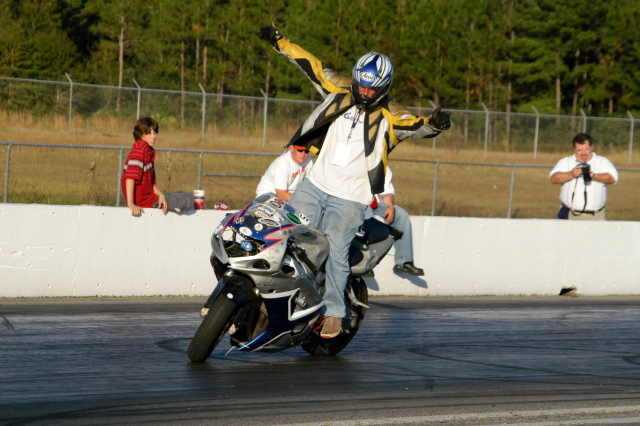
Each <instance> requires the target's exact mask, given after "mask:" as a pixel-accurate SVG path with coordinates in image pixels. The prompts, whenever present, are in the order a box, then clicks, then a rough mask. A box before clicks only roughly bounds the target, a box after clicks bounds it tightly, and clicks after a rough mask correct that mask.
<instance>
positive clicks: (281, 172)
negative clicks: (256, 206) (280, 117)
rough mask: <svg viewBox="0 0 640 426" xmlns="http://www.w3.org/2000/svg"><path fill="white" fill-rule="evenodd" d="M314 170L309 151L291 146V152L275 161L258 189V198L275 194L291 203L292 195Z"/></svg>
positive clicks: (302, 147)
mask: <svg viewBox="0 0 640 426" xmlns="http://www.w3.org/2000/svg"><path fill="white" fill-rule="evenodd" d="M312 168H313V160H311V158H310V157H309V149H308V148H305V147H304V146H296V145H290V146H289V150H288V151H287V152H285V153H284V154H282V155H281V156H279V157H278V158H276V159H275V160H273V162H272V163H271V165H270V166H269V168H268V169H267V171H266V172H265V174H264V175H263V176H262V179H260V183H259V184H258V187H257V188H256V196H259V195H262V194H267V193H271V194H275V195H277V196H278V197H280V198H281V199H283V200H285V201H289V199H290V198H291V194H293V191H295V189H296V187H297V186H298V184H300V182H302V180H303V179H304V178H305V176H306V175H307V173H309V171H311V169H312Z"/></svg>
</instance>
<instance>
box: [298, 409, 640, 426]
mask: <svg viewBox="0 0 640 426" xmlns="http://www.w3.org/2000/svg"><path fill="white" fill-rule="evenodd" d="M629 412H634V413H640V405H630V406H626V407H625V406H623V407H596V408H567V409H561V410H535V411H504V412H500V413H468V414H445V415H439V416H416V417H390V418H385V419H362V420H336V421H326V422H313V423H295V424H291V425H289V426H303V425H304V426H338V425H340V426H363V425H388V424H398V423H400V424H402V423H420V422H446V421H454V420H483V419H493V418H506V419H508V418H514V417H536V416H549V415H571V414H602V415H607V414H616V413H617V414H620V413H629ZM514 420H515V419H514ZM636 422H638V423H640V417H632V418H626V419H615V418H614V419H612V418H604V419H593V420H589V419H588V420H567V421H560V422H558V421H556V422H544V423H512V424H510V426H526V425H531V426H533V425H535V426H546V425H562V424H566V425H581V424H604V423H607V424H620V423H626V424H629V423H636ZM501 425H502V426H504V425H505V424H504V423H502V424H501Z"/></svg>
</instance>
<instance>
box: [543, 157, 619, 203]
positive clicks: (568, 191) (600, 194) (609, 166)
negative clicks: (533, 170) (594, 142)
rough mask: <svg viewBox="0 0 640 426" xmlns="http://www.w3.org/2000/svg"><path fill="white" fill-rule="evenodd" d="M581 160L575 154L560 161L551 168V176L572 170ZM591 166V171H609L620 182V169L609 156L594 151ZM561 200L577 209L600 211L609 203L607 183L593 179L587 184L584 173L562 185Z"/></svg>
mask: <svg viewBox="0 0 640 426" xmlns="http://www.w3.org/2000/svg"><path fill="white" fill-rule="evenodd" d="M578 164H580V161H578V159H577V158H576V156H575V154H574V155H570V156H569V157H565V158H563V159H561V160H560V161H558V164H556V166H555V167H554V168H553V170H551V173H549V177H551V176H553V175H554V174H555V173H558V172H570V171H571V170H573V169H574V168H575V167H576V166H577V165H578ZM587 164H589V165H590V166H591V171H592V172H593V173H596V174H600V173H609V174H610V175H611V176H613V178H614V179H615V183H617V182H618V171H617V170H616V168H615V167H614V165H613V163H612V162H611V161H609V159H608V158H606V157H602V156H599V155H596V153H595V152H594V153H593V155H592V156H591V160H589V161H587ZM585 196H586V201H585ZM560 201H561V202H562V204H564V205H565V206H567V207H570V208H572V209H573V210H576V211H583V210H586V211H598V210H602V209H603V208H604V206H605V205H606V204H607V184H604V183H600V182H596V181H594V180H592V181H591V182H588V183H587V184H586V185H585V182H584V179H583V178H582V175H580V176H579V177H577V178H574V179H571V180H570V181H568V182H565V183H563V184H562V186H561V187H560Z"/></svg>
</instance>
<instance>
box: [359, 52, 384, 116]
mask: <svg viewBox="0 0 640 426" xmlns="http://www.w3.org/2000/svg"><path fill="white" fill-rule="evenodd" d="M352 74H353V80H352V83H351V92H352V93H353V97H354V98H355V100H356V103H357V104H358V105H361V106H363V107H367V108H368V107H372V106H375V105H377V104H378V103H380V102H381V101H382V100H383V99H384V98H385V97H386V96H387V94H388V93H389V89H391V83H392V82H393V65H391V60H389V58H388V57H387V56H385V55H383V54H382V53H378V52H369V53H367V54H366V55H364V56H363V57H361V58H360V59H358V61H357V62H356V64H355V65H354V66H353V73H352ZM358 86H362V87H366V88H368V89H373V90H375V94H374V95H373V96H371V97H367V96H363V95H361V94H360V93H359V92H358Z"/></svg>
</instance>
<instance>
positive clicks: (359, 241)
mask: <svg viewBox="0 0 640 426" xmlns="http://www.w3.org/2000/svg"><path fill="white" fill-rule="evenodd" d="M401 236H402V232H400V231H398V230H396V229H394V228H392V227H391V226H389V225H387V224H385V223H383V222H381V221H379V220H377V219H375V218H371V219H367V220H366V221H365V223H364V224H363V226H362V227H361V230H360V231H359V232H358V234H357V236H356V238H354V240H353V242H352V245H351V248H350V253H349V264H350V266H351V274H350V275H349V279H348V283H347V286H346V289H345V292H344V297H345V304H346V306H347V317H346V318H345V319H343V324H342V329H343V331H342V333H340V334H339V335H338V336H336V337H334V338H331V339H325V338H321V337H320V328H321V325H322V320H323V316H322V312H323V308H324V302H323V300H322V295H323V293H324V280H325V275H326V273H325V262H326V260H327V257H328V254H329V243H328V241H327V238H326V236H325V235H324V234H323V233H321V232H319V231H318V230H316V229H314V228H312V227H310V226H309V220H308V219H307V218H306V217H305V216H304V214H303V213H301V212H300V211H298V210H296V209H294V208H293V207H292V206H290V205H289V204H287V203H286V202H284V201H283V200H281V199H280V198H278V197H276V196H273V195H261V196H259V197H257V198H256V199H255V200H254V201H253V202H252V203H250V204H249V205H247V206H246V207H245V208H244V209H243V210H241V211H239V212H237V213H235V214H229V215H227V217H225V218H224V219H223V220H222V221H221V222H220V224H219V225H218V227H217V228H216V230H215V231H214V233H213V235H212V237H211V247H212V253H211V266H212V267H213V270H214V272H215V275H216V278H217V279H218V284H217V286H216V287H215V288H214V290H213V292H212V293H211V296H209V298H208V299H207V301H206V303H205V304H204V307H203V308H202V311H201V313H200V315H201V316H203V317H204V319H203V321H202V323H201V324H200V326H199V328H198V330H197V331H196V333H195V335H194V336H193V339H192V340H191V343H190V345H189V348H188V350H187V355H188V356H189V359H190V360H191V361H193V362H204V361H205V360H206V359H207V358H208V357H209V356H210V355H211V353H212V352H213V350H214V349H215V347H216V346H217V345H218V343H219V342H220V341H221V340H222V338H223V337H224V335H225V334H226V333H228V334H229V336H230V339H231V346H232V350H233V349H235V350H237V351H241V352H254V351H264V352H277V351H281V350H284V349H287V348H291V347H296V346H302V348H303V349H304V350H305V351H307V352H308V353H309V354H311V355H319V356H322V355H335V354H337V353H339V352H340V351H341V350H343V349H344V348H345V347H346V346H347V345H348V344H349V342H350V341H351V340H352V339H353V337H354V336H355V334H356V332H357V331H358V329H359V328H360V325H361V324H362V321H363V319H364V315H365V312H366V309H368V306H367V305H366V303H368V292H367V287H366V285H365V283H364V280H363V279H362V277H361V276H362V275H363V274H365V273H367V272H370V271H371V270H372V269H373V268H374V267H375V266H376V265H377V264H378V263H379V262H380V260H382V258H383V257H384V256H385V255H386V254H387V252H388V251H389V250H390V249H391V246H392V245H393V242H394V241H395V240H396V239H398V238H400V237H401Z"/></svg>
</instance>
